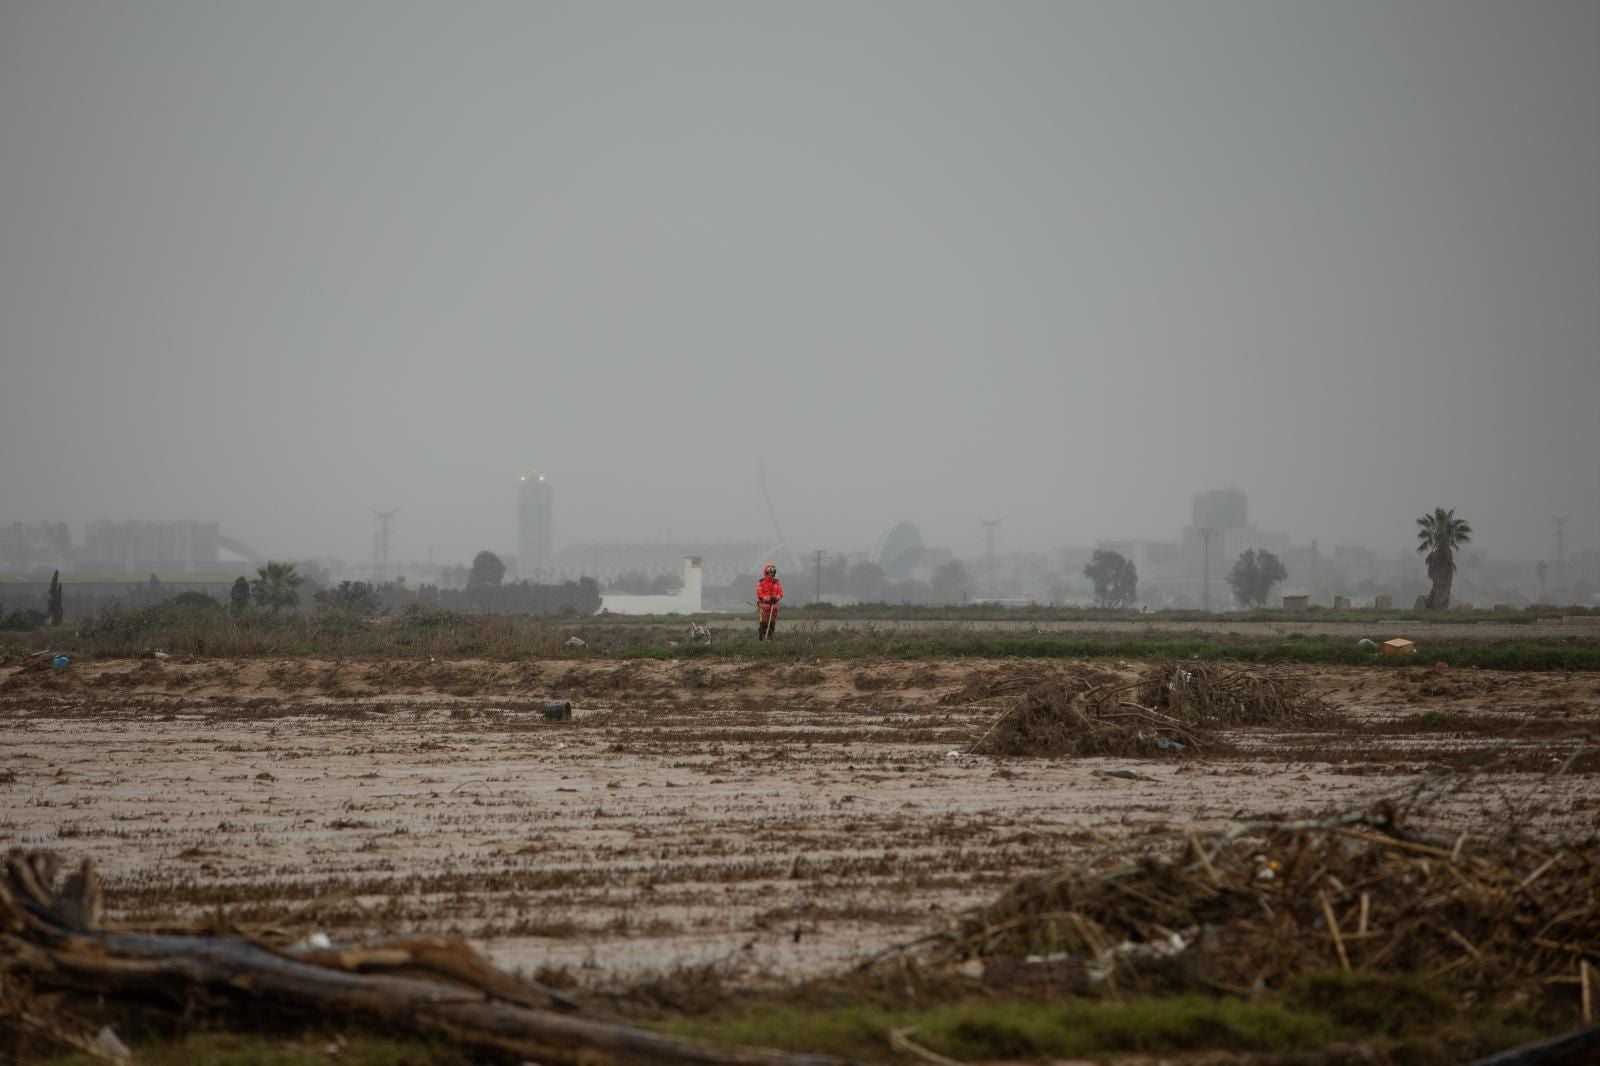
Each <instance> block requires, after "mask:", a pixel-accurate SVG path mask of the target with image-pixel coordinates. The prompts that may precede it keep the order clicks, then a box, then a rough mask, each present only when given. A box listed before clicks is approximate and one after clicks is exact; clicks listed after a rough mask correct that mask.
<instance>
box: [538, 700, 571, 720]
mask: <svg viewBox="0 0 1600 1066" xmlns="http://www.w3.org/2000/svg"><path fill="white" fill-rule="evenodd" d="M544 716H545V717H546V718H548V719H549V720H550V721H552V722H570V721H572V704H570V703H567V702H565V701H562V702H560V703H547V704H545V705H544Z"/></svg>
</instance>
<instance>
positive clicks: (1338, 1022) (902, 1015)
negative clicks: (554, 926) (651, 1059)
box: [666, 973, 1565, 1066]
mask: <svg viewBox="0 0 1600 1066" xmlns="http://www.w3.org/2000/svg"><path fill="white" fill-rule="evenodd" d="M1564 1025H1565V1022H1564V1021H1558V1022H1557V1023H1556V1024H1554V1025H1551V1024H1548V1023H1547V1024H1540V1023H1539V1021H1538V1020H1536V1019H1535V1018H1533V1016H1532V1015H1531V1014H1530V1013H1529V1012H1528V1011H1527V1010H1526V1009H1523V1008H1481V1007H1464V1006H1462V1005H1461V1004H1460V1001H1459V999H1458V998H1457V997H1456V996H1455V995H1454V993H1453V990H1452V989H1451V988H1450V987H1449V986H1448V985H1447V984H1445V983H1444V982H1440V981H1430V980H1427V979H1425V978H1420V977H1410V976H1399V977H1388V976H1381V975H1372V974H1366V975H1363V974H1340V973H1327V974H1314V975H1311V976H1308V977H1306V978H1304V979H1302V980H1300V981H1298V982H1296V984H1295V985H1294V986H1293V987H1291V988H1289V989H1286V990H1285V991H1284V992H1283V993H1281V994H1280V995H1278V996H1277V997H1275V998H1273V999H1268V1000H1261V1001H1247V1000H1242V999H1235V998H1213V997H1208V996H1198V995H1183V996H1172V997H1167V998H1161V999H1131V1000H1122V1001H1108V1000H1088V999H1071V998H1067V999H1055V1000H1052V1001H1048V1002H1028V1001H1010V1002H1005V1001H1002V1002H994V1001H987V1000H986V1001H971V1002H964V1003H955V1004H949V1005H945V1006H938V1007H932V1008H928V1009H922V1010H895V1009H890V1008H885V1007H877V1006H868V1005H851V1006H841V1007H797V1006H792V1005H784V1004H767V1005H761V1006H756V1007H752V1008H748V1009H745V1010H740V1011H736V1012H732V1013H723V1014H717V1015H712V1016H709V1017H705V1018H692V1019H683V1020H678V1021H674V1022H672V1023H670V1024H669V1025H667V1026H666V1028H669V1029H670V1030H672V1031H673V1032H676V1033H678V1034H680V1035H683V1036H688V1037H693V1038H697V1039H704V1040H710V1041H714V1042H718V1043H731V1044H745V1045H759V1046H766V1047H777V1048H783V1049H786V1050H792V1051H815V1052H825V1053H829V1054H834V1055H838V1056H841V1057H846V1058H854V1059H859V1060H862V1061H867V1062H873V1061H880V1062H881V1061H886V1060H889V1059H892V1058H895V1057H896V1056H895V1055H894V1054H893V1053H892V1052H891V1049H890V1046H889V1039H888V1034H889V1033H890V1032H891V1031H892V1030H896V1029H899V1030H905V1029H910V1030H912V1031H913V1032H912V1039H913V1040H915V1041H916V1042H917V1043H918V1044H920V1045H922V1046H923V1047H925V1048H928V1049H929V1050H931V1051H934V1052H937V1053H939V1054H942V1055H945V1056H947V1057H950V1058H954V1059H958V1060H961V1061H964V1062H981V1061H994V1060H1013V1061H1015V1060H1038V1059H1059V1058H1081V1057H1097V1056H1108V1055H1116V1054H1125V1053H1143V1054H1163V1053H1171V1052H1182V1051H1194V1050H1205V1049H1221V1050H1227V1051H1233V1052H1257V1053H1265V1054H1273V1053H1281V1054H1285V1055H1290V1054H1298V1055H1301V1056H1306V1055H1307V1053H1315V1052H1316V1051H1318V1050H1326V1051H1328V1052H1330V1053H1331V1055H1330V1061H1331V1060H1332V1059H1339V1060H1340V1061H1346V1060H1347V1059H1348V1048H1349V1047H1350V1046H1351V1045H1353V1044H1355V1043H1358V1042H1359V1043H1361V1044H1362V1045H1364V1047H1365V1049H1366V1051H1367V1052H1368V1053H1370V1055H1372V1056H1376V1058H1371V1057H1365V1056H1363V1057H1362V1058H1361V1061H1378V1062H1394V1063H1410V1064H1417V1066H1430V1064H1434V1063H1438V1064H1441V1066H1442V1064H1445V1063H1455V1062H1458V1061H1460V1060H1461V1059H1463V1058H1466V1057H1473V1056H1477V1055H1484V1054H1489V1053H1491V1052H1494V1051H1498V1050H1501V1049H1504V1048H1507V1047H1514V1046H1516V1045H1518V1044H1522V1043H1527V1042H1529V1041H1533V1040H1538V1039H1541V1038H1543V1037H1547V1036H1549V1035H1552V1033H1553V1032H1557V1031H1560V1030H1561V1029H1562V1028H1564ZM1341 1046H1342V1047H1343V1049H1345V1050H1342V1051H1341V1050H1338V1049H1340V1048H1341ZM1341 1056H1344V1057H1343V1058H1341ZM1296 1061H1314V1060H1310V1059H1309V1058H1301V1059H1297V1060H1296Z"/></svg>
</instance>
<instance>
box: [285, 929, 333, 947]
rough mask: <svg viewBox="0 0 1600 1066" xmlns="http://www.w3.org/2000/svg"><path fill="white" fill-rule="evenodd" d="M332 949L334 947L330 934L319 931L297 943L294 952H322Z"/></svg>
mask: <svg viewBox="0 0 1600 1066" xmlns="http://www.w3.org/2000/svg"><path fill="white" fill-rule="evenodd" d="M331 947H333V941H332V940H330V939H329V938H328V934H327V933H324V932H322V931H321V930H318V931H317V932H315V933H311V934H310V935H308V936H306V937H305V938H303V939H302V940H300V941H299V942H298V943H296V944H295V945H294V950H296V951H320V950H322V949H323V948H331Z"/></svg>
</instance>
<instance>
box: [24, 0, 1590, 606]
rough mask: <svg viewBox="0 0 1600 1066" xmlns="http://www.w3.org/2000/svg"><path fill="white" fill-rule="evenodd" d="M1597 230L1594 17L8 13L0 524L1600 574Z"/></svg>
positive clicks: (340, 539) (1238, 11)
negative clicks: (193, 526) (1202, 521)
mask: <svg viewBox="0 0 1600 1066" xmlns="http://www.w3.org/2000/svg"><path fill="white" fill-rule="evenodd" d="M1597 190H1600V4H1596V3H1594V2H1592V0H1570V2H1539V3H1531V4H1509V3H1487V2H1457V0H1441V2H1423V0H1405V2H1398V3H1391V2H1370V3H1369V2H1358V3H1313V2H1289V3H1272V4H1268V3H1237V2H1223V0H1211V2H1206V3H1178V2H1165V3H1145V2H1138V3H1121V2H1118V3H1111V2H1105V3H1017V2H1008V3H994V4H988V3H985V4H979V3H932V2H924V0H916V2H868V3H812V4H772V3H758V4H748V3H734V2H727V3H705V2H680V3H671V4H660V3H592V4H591V3H581V4H567V3H562V4H556V3H531V2H530V3H483V2H469V3H456V4H438V3H399V2H392V0H383V2H350V0H346V2H339V3H331V4H330V3H321V2H318V3H300V2H277V3H271V4H253V5H241V4H213V3H208V2H196V3H173V2H155V0H149V2H141V3H129V4H121V3H77V2H70V3H23V2H17V0H6V2H4V3H3V4H0V361H3V366H4V385H3V387H0V489H3V491H0V524H5V523H14V522H46V521H48V522H64V523H69V524H70V525H71V526H72V527H73V528H74V530H75V532H74V534H73V535H74V536H75V537H76V536H78V535H79V534H78V533H77V532H76V530H78V529H80V528H81V527H82V525H83V524H84V523H89V522H95V521H99V520H126V519H142V520H149V521H158V520H159V521H166V520H196V521H204V522H214V523H218V524H219V525H220V528H221V529H222V530H223V531H224V532H225V533H226V534H227V535H229V536H231V537H234V538H238V539H239V540H241V541H244V542H247V543H248V544H250V545H252V546H254V547H256V548H258V549H259V550H261V551H262V552H264V553H266V554H268V555H270V556H272V557H274V558H280V557H282V558H303V557H314V556H315V557H324V558H330V559H345V560H353V561H366V560H368V559H369V558H370V557H371V555H372V552H373V538H374V528H375V519H374V512H376V511H397V512H398V513H397V514H396V515H395V516H394V519H393V522H392V534H391V536H392V540H391V543H390V545H389V550H390V551H391V552H392V553H393V556H394V557H395V558H396V559H410V560H420V559H423V558H425V557H426V558H429V559H432V560H437V561H438V562H440V563H449V564H465V563H467V562H470V561H471V559H472V557H473V555H474V553H475V552H477V551H478V550H480V549H491V550H494V551H500V552H507V553H513V554H514V553H515V551H516V549H517V537H518V533H517V486H518V484H519V478H521V477H523V476H524V475H528V474H530V473H532V474H534V476H536V477H537V476H539V475H543V476H545V477H546V478H547V479H548V481H547V484H548V485H549V486H550V487H551V496H550V499H551V501H552V504H551V507H552V519H551V523H552V534H551V535H552V538H553V544H554V548H555V549H557V550H559V549H560V548H561V547H562V546H563V545H567V544H573V543H576V542H585V541H588V542H617V541H654V540H662V541H674V542H676V541H684V542H692V541H717V542H723V541H726V542H735V541H737V542H768V543H776V542H777V541H778V539H779V536H780V534H779V533H778V532H777V530H776V528H775V526H781V530H782V533H781V536H782V538H783V539H784V540H786V542H787V544H788V545H789V547H790V548H791V549H792V550H793V551H794V552H795V553H796V554H797V555H798V554H803V553H805V552H807V551H809V550H811V549H813V548H823V549H828V550H831V551H836V552H849V551H865V550H867V549H869V548H871V546H872V545H873V543H874V542H875V541H876V540H877V539H878V538H879V537H880V536H881V535H882V534H883V533H884V531H885V530H886V529H888V528H889V527H891V526H893V525H894V524H895V523H896V522H898V521H900V520H909V521H911V522H913V523H915V524H916V526H917V527H918V529H919V530H920V532H921V535H922V538H923V539H924V540H925V541H926V542H927V543H928V544H929V545H938V546H941V547H943V548H947V549H949V550H950V551H951V552H953V553H954V554H955V555H956V556H957V557H969V558H970V557H973V556H976V555H978V554H980V553H981V552H983V551H984V550H985V527H984V526H983V524H982V520H984V519H991V520H993V519H998V520H1000V525H999V526H998V527H996V528H997V531H998V532H997V535H998V537H999V540H1000V547H1001V549H1002V550H1004V551H1007V552H1020V551H1037V552H1047V551H1052V550H1056V549H1059V548H1062V547H1065V546H1092V545H1094V544H1096V543H1098V542H1101V541H1104V540H1110V539H1117V540H1169V541H1170V540H1174V539H1176V538H1177V537H1178V536H1179V530H1180V529H1181V528H1182V527H1183V526H1185V525H1186V524H1188V523H1190V521H1191V501H1192V499H1193V497H1194V496H1195V495H1196V494H1197V493H1201V492H1204V491H1206V490H1210V489H1223V488H1236V489H1239V490H1241V491H1242V492H1244V493H1246V494H1247V495H1248V499H1249V521H1250V522H1251V523H1252V524H1257V525H1259V526H1260V527H1262V528H1263V529H1270V530H1281V531H1284V532H1285V533H1287V534H1288V535H1289V536H1290V537H1292V538H1293V539H1294V541H1295V542H1297V543H1309V542H1310V541H1312V540H1317V541H1318V542H1319V543H1320V545H1321V546H1322V547H1323V549H1324V550H1331V549H1332V548H1333V547H1334V546H1337V545H1343V544H1362V545H1366V546H1367V547H1369V548H1371V549H1373V550H1374V551H1377V552H1379V553H1381V554H1383V555H1385V556H1388V557H1395V556H1398V555H1401V554H1404V553H1409V552H1410V551H1411V549H1412V547H1413V544H1414V541H1415V520H1416V517H1417V516H1418V515H1420V514H1422V513H1424V512H1425V511H1430V510H1432V509H1433V508H1435V507H1445V508H1453V509H1455V511H1456V512H1457V513H1458V514H1459V515H1462V516H1465V517H1466V518H1468V519H1469V520H1470V521H1471V523H1472V528H1473V532H1474V536H1473V541H1472V543H1473V545H1474V548H1475V549H1478V550H1481V551H1484V552H1487V553H1489V554H1490V555H1492V556H1495V557H1501V558H1515V559H1525V560H1533V559H1543V558H1548V557H1550V554H1551V550H1552V549H1551V544H1552V523H1551V521H1550V518H1551V516H1552V515H1570V516H1572V518H1571V521H1570V524H1568V525H1567V526H1566V527H1565V537H1566V548H1567V550H1569V551H1578V550H1584V549H1593V548H1595V547H1600V192H1597ZM763 475H764V481H765V488H766V496H767V497H769V498H770V510H769V506H768V502H767V499H766V498H764V496H763ZM754 576H755V574H754V573H752V574H751V578H752V580H753V579H754Z"/></svg>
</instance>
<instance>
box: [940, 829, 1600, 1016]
mask: <svg viewBox="0 0 1600 1066" xmlns="http://www.w3.org/2000/svg"><path fill="white" fill-rule="evenodd" d="M936 943H937V944H938V946H937V948H935V949H934V954H935V958H936V961H940V962H944V963H948V964H952V965H956V966H960V967H963V968H964V969H965V970H966V971H967V972H969V973H973V974H983V973H984V972H985V971H986V970H992V971H993V975H994V976H998V975H1000V974H1006V975H1010V976H1016V975H1018V974H1019V973H1020V972H1025V971H1026V970H1028V969H1029V968H1030V967H1031V968H1034V972H1035V974H1036V975H1046V974H1052V973H1053V974H1055V975H1057V976H1059V978H1060V983H1062V984H1063V985H1066V986H1069V987H1074V988H1075V990H1085V989H1092V988H1094V987H1095V986H1099V987H1100V989H1101V990H1102V991H1108V992H1114V991H1118V990H1122V991H1130V990H1140V989H1146V990H1149V989H1155V988H1171V987H1174V986H1184V987H1197V988H1208V989H1215V990H1221V991H1228V992H1237V993H1240V994H1251V993H1253V992H1255V991H1258V990H1261V989H1264V988H1277V987H1282V986H1283V985H1284V984H1286V983H1287V982H1289V981H1290V980H1292V979H1293V978H1295V977H1297V976H1299V975H1302V974H1306V973H1310V972H1315V971H1323V970H1346V971H1366V972H1374V973H1386V974H1414V975H1422V976H1427V977H1438V978H1444V977H1446V976H1448V978H1449V979H1450V981H1451V982H1452V984H1453V985H1454V986H1455V987H1458V988H1461V989H1463V990H1464V991H1465V992H1470V993H1471V994H1474V995H1475V996H1476V997H1478V1001H1480V1002H1491V1001H1497V1000H1502V999H1505V998H1507V997H1510V996H1519V997H1524V998H1525V999H1527V1000H1530V1001H1540V1002H1542V1001H1547V1000H1549V999H1551V998H1554V999H1559V1000H1563V1001H1565V1002H1567V1003H1568V1004H1575V1005H1577V1006H1578V1007H1579V1010H1580V1012H1581V1013H1582V1015H1583V1017H1584V1020H1585V1021H1586V1022H1589V1021H1594V1020H1596V1018H1595V1012H1596V1011H1597V1010H1600V841H1597V840H1595V839H1590V840H1587V841H1581V842H1564V843H1554V844H1534V843H1529V842H1526V841H1522V842H1517V841H1514V840H1507V841H1503V842H1501V843H1499V844H1496V845H1493V846H1489V845H1485V846H1473V842H1472V841H1470V840H1468V839H1466V838H1465V837H1456V838H1441V837H1437V836H1434V835H1431V834H1428V833H1423V832H1417V831H1414V830H1410V829H1408V828H1406V827H1403V826H1400V825H1398V824H1397V819H1396V817H1395V815H1394V813H1393V811H1392V809H1390V808H1387V807H1381V808H1379V809H1377V810H1374V811H1370V812H1364V813H1359V814H1347V815H1343V816H1338V817H1333V818H1329V819H1324V820H1321V821H1306V822H1286V823H1253V824H1248V825H1241V826H1236V827H1234V828H1233V829H1231V830H1228V831H1226V832H1221V833H1211V834H1205V835H1201V834H1194V833H1191V834H1187V835H1185V836H1182V837H1176V838H1175V839H1174V840H1173V841H1172V843H1171V845H1170V846H1168V847H1166V848H1165V849H1158V850H1157V851H1155V852H1154V853H1146V854H1143V855H1138V856H1125V855H1123V856H1118V855H1107V856H1104V857H1102V858H1101V859H1100V860H1098V861H1094V862H1091V863H1089V864H1085V865H1078V866H1071V867H1068V868H1065V869H1061V870H1057V871H1055V872H1052V873H1049V874H1045V875H1040V876H1035V877H1030V878H1026V879H1024V880H1021V881H1019V882H1017V883H1016V884H1014V885H1013V886H1012V887H1011V888H1010V889H1009V890H1008V891H1006V892H1005V893H1004V894H1003V895H1001V896H1000V897H999V898H998V899H996V900H995V901H994V902H992V903H991V904H989V905H987V906H984V907H980V908H977V909H975V910H973V911H970V912H968V913H967V914H966V915H965V916H964V917H963V918H962V920H961V922H960V924H959V925H958V927H957V928H955V929H954V930H953V931H952V932H950V934H949V935H948V936H945V937H942V938H940V939H939V940H937V941H936Z"/></svg>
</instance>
